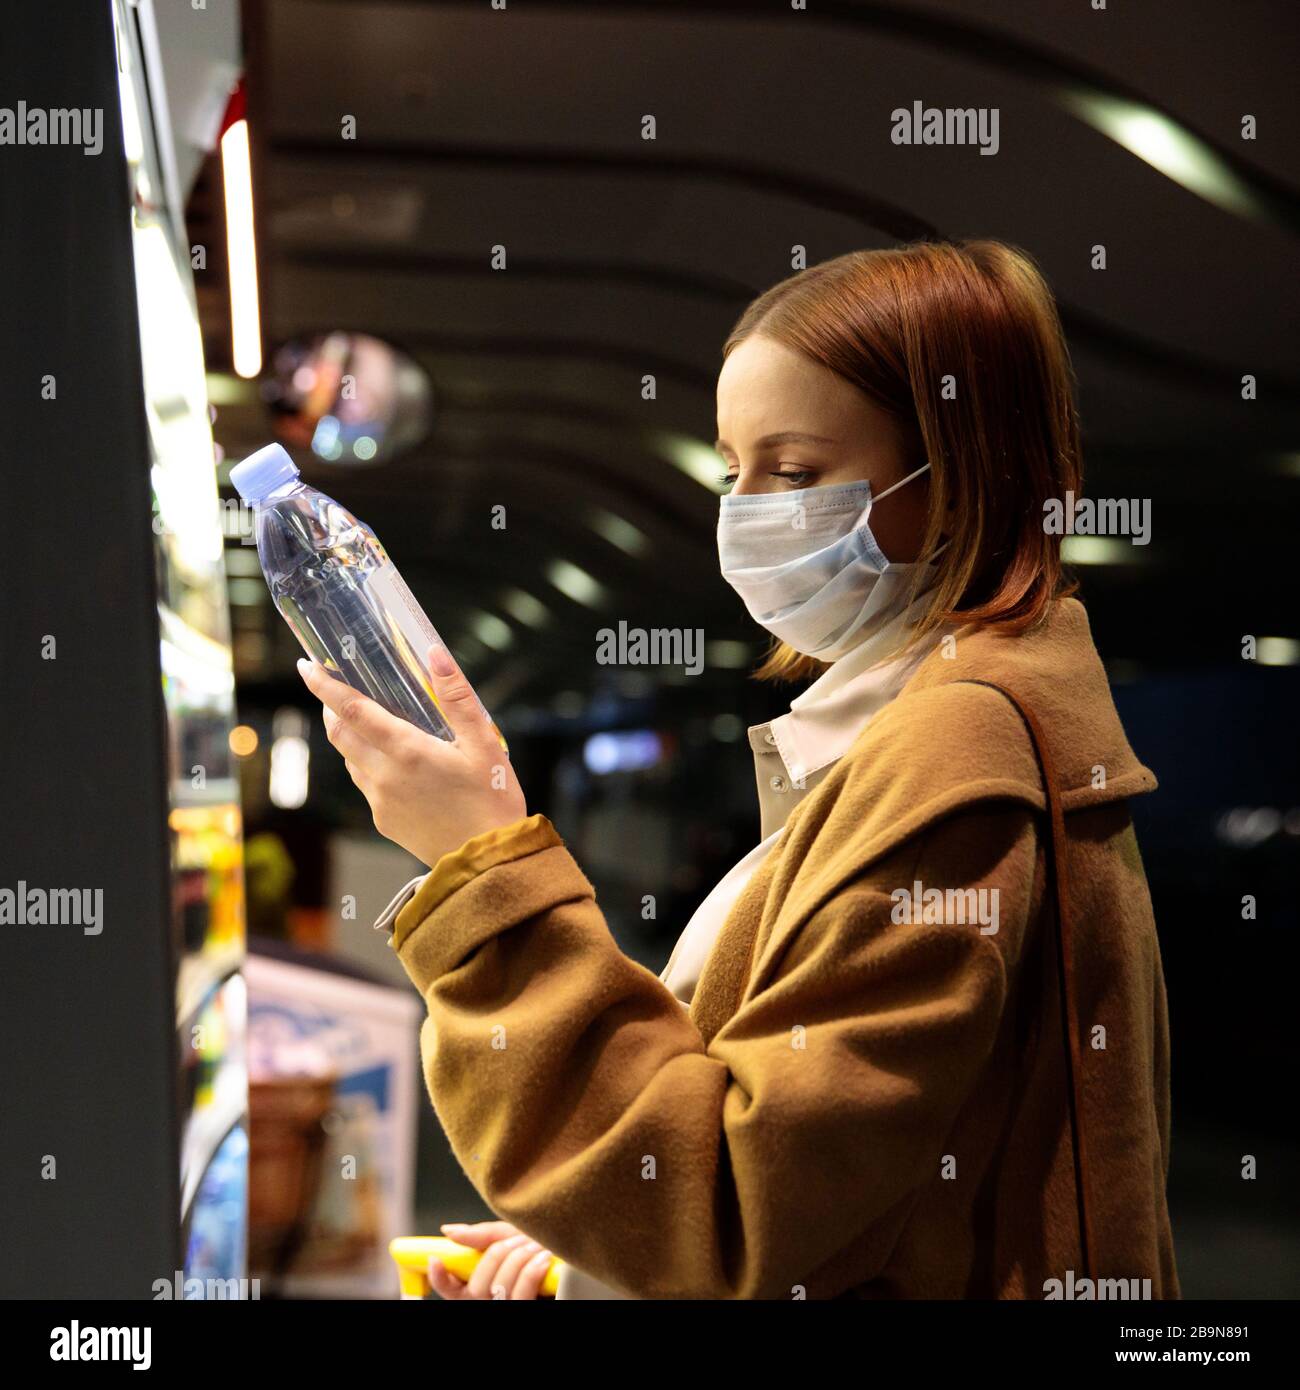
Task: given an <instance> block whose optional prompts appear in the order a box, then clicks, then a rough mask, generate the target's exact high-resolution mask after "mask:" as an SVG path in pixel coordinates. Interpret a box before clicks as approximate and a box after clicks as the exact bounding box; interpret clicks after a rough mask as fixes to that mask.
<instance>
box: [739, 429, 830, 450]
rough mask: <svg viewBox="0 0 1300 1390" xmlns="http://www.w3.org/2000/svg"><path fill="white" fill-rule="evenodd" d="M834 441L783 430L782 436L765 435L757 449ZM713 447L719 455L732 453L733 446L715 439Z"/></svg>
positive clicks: (757, 444) (815, 435) (817, 435)
mask: <svg viewBox="0 0 1300 1390" xmlns="http://www.w3.org/2000/svg"><path fill="white" fill-rule="evenodd" d="M834 443H835V441H834V440H833V439H827V438H826V436H825V435H824V434H804V433H803V432H802V431H800V430H782V431H781V432H780V434H765V435H764V436H763V437H762V439H760V440H758V441H757V443H756V447H757V448H759V449H766V448H770V447H771V446H772V445H775V444H834ZM713 447H714V448H715V449H716V450H717V451H718V453H720V454H721V453H724V452H725V453H731V445H730V444H728V443H727V441H726V440H725V439H715V440H714V441H713Z"/></svg>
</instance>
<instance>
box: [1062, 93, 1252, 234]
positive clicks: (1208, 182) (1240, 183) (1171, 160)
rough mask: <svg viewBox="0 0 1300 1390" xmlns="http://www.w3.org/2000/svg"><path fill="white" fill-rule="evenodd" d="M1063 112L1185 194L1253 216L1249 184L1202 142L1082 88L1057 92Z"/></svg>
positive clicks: (1139, 108)
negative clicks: (1078, 120)
mask: <svg viewBox="0 0 1300 1390" xmlns="http://www.w3.org/2000/svg"><path fill="white" fill-rule="evenodd" d="M1061 99H1062V102H1063V104H1064V105H1065V107H1066V109H1067V110H1070V111H1072V112H1074V114H1075V115H1076V116H1078V117H1079V118H1080V119H1081V120H1084V121H1086V122H1087V123H1088V124H1089V125H1090V126H1092V127H1093V128H1094V129H1095V130H1099V131H1101V133H1102V134H1103V135H1107V136H1109V137H1110V138H1111V139H1112V140H1114V141H1115V143H1116V144H1117V145H1121V146H1123V148H1124V149H1126V150H1128V151H1129V153H1130V154H1135V155H1137V157H1138V158H1139V159H1141V160H1144V161H1145V162H1146V163H1147V164H1149V165H1150V166H1151V167H1152V168H1153V169H1157V170H1159V172H1160V173H1162V174H1163V175H1164V176H1165V177H1166V178H1168V179H1172V180H1173V181H1174V182H1175V183H1176V184H1180V185H1181V186H1182V187H1183V188H1185V189H1187V191H1188V192H1189V193H1195V194H1196V195H1197V197H1200V198H1204V199H1205V200H1206V202H1208V203H1213V204H1214V205H1215V206H1216V207H1220V208H1223V210H1224V211H1225V212H1231V213H1236V214H1237V215H1238V216H1240V217H1258V216H1260V214H1261V209H1260V206H1259V200H1258V199H1257V198H1256V197H1255V195H1254V193H1253V192H1252V191H1251V188H1250V185H1249V184H1248V183H1247V182H1246V181H1245V180H1244V179H1243V178H1242V177H1241V176H1240V175H1239V174H1238V173H1237V172H1236V170H1235V169H1233V168H1232V166H1231V165H1230V164H1229V163H1228V162H1227V161H1226V160H1225V159H1224V158H1223V157H1222V156H1221V155H1220V154H1219V153H1218V152H1217V151H1216V150H1215V149H1214V148H1213V146H1211V145H1208V144H1207V143H1206V142H1205V141H1204V140H1202V139H1200V138H1199V137H1197V136H1195V135H1193V134H1192V133H1191V131H1190V130H1186V129H1185V128H1184V127H1183V126H1180V125H1179V124H1178V123H1177V122H1176V121H1171V120H1170V119H1169V117H1168V116H1164V115H1161V113H1160V112H1159V111H1153V110H1152V109H1151V108H1150V107H1149V106H1143V105H1141V104H1140V103H1139V102H1135V101H1127V100H1125V99H1123V98H1121V97H1113V96H1109V95H1104V94H1103V93H1100V92H1092V91H1087V90H1078V89H1076V90H1069V91H1066V92H1064V93H1062V98H1061Z"/></svg>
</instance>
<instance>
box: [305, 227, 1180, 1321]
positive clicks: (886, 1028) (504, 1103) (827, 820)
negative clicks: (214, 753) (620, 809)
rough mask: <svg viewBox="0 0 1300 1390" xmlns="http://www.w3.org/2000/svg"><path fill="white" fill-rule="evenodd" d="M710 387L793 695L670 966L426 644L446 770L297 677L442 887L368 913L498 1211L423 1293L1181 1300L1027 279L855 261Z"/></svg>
mask: <svg viewBox="0 0 1300 1390" xmlns="http://www.w3.org/2000/svg"><path fill="white" fill-rule="evenodd" d="M717 395H718V400H717V405H718V430H719V435H720V436H721V437H720V439H719V441H718V445H717V448H718V451H719V453H720V454H721V456H722V457H723V458H724V459H725V461H726V464H727V470H728V472H727V477H728V481H729V482H730V484H731V487H732V491H731V493H730V495H729V496H724V497H723V498H722V502H721V512H720V519H719V527H718V539H719V552H720V560H721V567H722V572H723V575H724V577H725V578H726V579H727V580H728V581H729V582H730V583H731V584H732V585H733V586H734V587H735V588H736V589H737V591H738V592H739V593H740V595H741V597H742V599H743V600H744V601H745V604H746V606H747V608H748V610H749V612H750V613H751V615H752V616H753V617H754V618H755V619H756V620H757V621H758V622H759V623H760V624H761V625H762V626H763V627H765V628H766V629H767V630H768V631H769V632H771V633H772V634H773V635H774V636H775V637H776V638H777V639H778V645H777V647H776V648H775V649H774V652H773V654H772V655H771V657H770V658H769V659H768V661H767V663H766V665H765V667H764V668H763V671H762V672H760V674H763V675H767V676H775V677H781V678H788V679H801V678H805V677H809V676H816V677H817V679H816V680H815V681H814V683H813V684H812V685H811V687H810V688H809V689H808V690H807V691H805V692H804V694H802V695H801V696H799V697H798V698H797V699H796V700H795V701H794V703H793V705H792V707H791V711H790V713H789V714H788V715H784V716H782V717H781V718H779V719H776V720H774V721H773V722H772V723H771V725H767V726H762V727H761V728H759V729H756V730H751V738H750V742H751V747H752V748H753V749H754V754H755V764H756V768H757V771H758V777H759V788H760V802H761V806H762V811H763V836H764V839H763V842H762V843H761V844H760V845H759V846H757V847H756V848H755V850H754V851H753V852H752V853H751V854H750V855H748V856H747V857H746V859H745V860H744V861H742V862H741V864H739V865H737V866H736V869H735V870H733V871H732V873H731V874H729V875H728V876H727V878H726V879H725V880H724V881H723V882H722V883H720V884H719V885H718V888H717V889H715V891H714V893H712V894H711V895H710V897H709V898H708V899H707V900H706V901H705V903H704V904H703V905H702V906H701V908H700V910H699V912H698V913H697V914H696V916H695V918H693V919H692V921H691V923H690V924H689V925H688V926H687V929H686V931H685V932H684V933H683V936H682V939H681V940H680V941H679V942H678V945H677V948H676V950H675V951H674V954H673V959H672V960H671V961H670V963H669V966H668V968H667V969H666V970H665V972H664V976H663V977H662V978H661V979H656V978H655V977H654V976H653V975H652V974H650V973H649V972H648V971H647V970H645V969H643V968H642V967H641V966H639V965H637V964H635V963H633V962H632V961H630V960H629V959H628V958H627V957H625V956H624V955H623V954H622V953H621V952H620V951H619V949H618V947H617V945H616V944H615V943H614V941H613V939H612V937H611V936H610V934H609V932H608V930H607V928H606V926H605V923H604V920H603V919H602V917H601V914H600V910H599V908H598V907H597V905H596V902H595V898H594V894H593V891H592V888H591V885H590V884H589V883H588V882H587V880H586V879H585V878H584V877H583V875H582V872H581V871H580V869H579V868H578V866H577V864H576V863H575V862H574V861H573V859H572V858H571V857H570V856H569V854H568V852H567V851H566V850H565V848H564V846H563V843H562V842H561V840H560V838H559V836H558V835H557V834H556V833H555V831H554V829H553V828H552V827H551V825H550V824H549V822H548V821H547V820H546V818H545V817H544V816H540V815H533V816H529V815H527V814H526V806H525V802H524V795H523V792H522V790H521V789H520V787H519V786H518V784H517V782H516V781H515V780H514V777H513V774H512V773H511V772H510V770H509V768H508V766H507V765H505V764H504V763H503V760H502V757H501V751H500V746H499V745H498V744H497V742H496V740H495V739H494V737H493V735H492V732H491V730H490V729H489V728H488V727H487V725H486V724H485V722H484V721H483V719H482V717H481V716H480V714H479V713H478V711H477V708H476V706H475V703H474V699H473V697H472V695H471V694H470V691H469V687H468V685H467V684H466V682H465V680H464V678H463V677H462V676H461V675H460V673H459V672H458V671H457V669H456V668H455V666H454V664H453V663H452V662H451V660H450V658H449V657H448V656H447V654H446V653H445V652H444V651H441V650H436V651H435V652H434V653H432V655H431V657H430V665H431V670H432V673H433V680H434V688H435V690H436V692H437V695H438V699H439V701H440V702H441V704H442V706H443V708H444V710H445V711H446V712H447V715H448V717H449V719H450V721H451V723H452V725H453V727H454V729H455V732H456V742H455V743H453V744H443V743H439V742H438V741H437V740H435V739H432V738H429V737H427V736H425V735H423V734H421V733H420V732H418V731H417V730H415V729H414V728H412V727H411V726H410V725H407V724H405V723H403V722H402V721H400V720H397V719H394V718H392V717H390V716H388V715H387V714H385V713H384V712H383V711H382V710H380V709H379V708H378V707H377V706H375V705H374V704H372V703H371V702H369V701H367V700H366V699H364V698H363V697H361V696H359V695H357V694H356V693H354V692H352V691H350V690H349V689H347V688H346V687H345V686H343V685H342V684H340V683H338V682H335V681H333V680H331V679H330V678H329V677H328V676H326V675H325V674H324V672H323V671H321V670H320V669H319V668H311V667H308V666H307V664H306V663H303V665H304V666H305V667H306V669H305V672H304V674H305V678H306V680H307V683H308V685H309V686H310V688H311V689H312V690H313V691H314V692H315V693H316V694H317V695H318V696H319V697H320V698H321V700H322V701H323V702H324V704H325V705H326V707H327V709H326V716H325V717H326V723H327V726H328V730H329V737H330V739H331V741H332V742H333V743H334V745H335V746H336V747H337V748H338V749H339V750H340V751H341V752H342V753H343V755H344V757H345V758H346V759H347V765H348V770H349V772H350V773H351V775H352V777H353V780H354V781H355V782H356V783H357V785H358V786H359V787H360V788H361V790H362V791H363V792H364V794H365V795H366V797H367V799H368V801H369V802H370V805H371V808H372V810H373V813H374V819H375V824H376V826H377V827H378V828H379V830H380V831H381V832H382V833H383V834H384V835H386V836H388V837H389V838H390V839H392V840H394V841H396V842H397V843H398V844H400V845H403V846H404V847H405V848H407V849H408V850H410V851H411V852H412V853H413V854H415V855H416V856H417V857H418V858H419V859H420V860H421V861H422V862H423V863H426V864H428V865H430V866H432V872H431V873H430V874H428V875H427V876H426V877H425V878H424V879H423V880H417V882H416V884H414V885H411V886H410V889H409V890H408V893H407V895H406V896H405V897H404V898H401V899H399V900H398V902H397V903H396V904H395V906H394V909H393V910H391V911H390V913H389V914H386V917H385V919H382V920H383V922H384V924H385V925H391V926H392V944H393V946H394V948H395V949H396V950H397V952H398V955H399V957H400V958H401V960H402V962H403V964H404V965H405V967H406V969H407V971H408V973H409V974H410V976H411V978H412V980H413V981H414V982H415V984H416V986H417V987H418V988H419V989H420V991H421V993H422V994H423V995H424V997H425V999H426V1001H427V1004H428V1010H429V1017H428V1020H427V1023H426V1025H425V1028H424V1031H423V1037H422V1044H423V1057H424V1064H425V1073H426V1078H427V1082H428V1087H429V1093H430V1096H431V1097H432V1100H433V1104H434V1106H435V1108H436V1110H437V1112H438V1116H439V1118H440V1120H441V1122H442V1124H443V1127H444V1129H445V1130H446V1132H447V1135H448V1137H449V1139H450V1142H451V1144H452V1146H453V1148H454V1150H455V1152H456V1154H457V1157H458V1158H459V1160H460V1162H461V1164H462V1165H463V1167H464V1169H465V1171H466V1172H467V1173H468V1175H469V1177H470V1179H471V1180H472V1181H473V1182H474V1184H475V1186H476V1187H477V1188H478V1190H479V1191H480V1192H481V1193H482V1194H483V1196H484V1198H485V1200H486V1201H487V1203H488V1204H489V1205H490V1206H491V1207H492V1209H493V1210H494V1211H495V1212H496V1213H497V1214H498V1215H499V1216H500V1217H501V1218H502V1222H500V1223H484V1224H483V1225H482V1226H480V1227H476V1228H469V1229H461V1228H447V1229H448V1231H449V1233H450V1234H453V1235H455V1236H457V1237H458V1238H460V1239H462V1240H468V1241H470V1242H472V1243H475V1244H478V1245H479V1246H480V1247H481V1248H486V1249H487V1252H488V1253H487V1255H486V1256H485V1257H484V1261H483V1264H482V1265H481V1266H480V1271H479V1272H478V1273H477V1274H476V1276H475V1278H474V1279H473V1280H471V1281H470V1283H469V1285H468V1286H464V1285H461V1284H460V1282H459V1281H457V1280H455V1279H453V1278H452V1277H451V1276H450V1275H447V1274H445V1272H443V1273H440V1274H439V1275H438V1277H437V1281H436V1282H437V1287H438V1290H439V1292H442V1293H444V1294H445V1295H448V1296H458V1295H460V1296H487V1294H488V1292H489V1290H490V1289H491V1288H492V1287H494V1286H495V1287H497V1289H498V1290H499V1291H505V1292H507V1293H510V1294H512V1295H513V1296H516V1297H531V1296H534V1295H535V1293H536V1287H537V1282H538V1280H539V1279H540V1275H541V1271H542V1269H543V1268H544V1267H545V1263H546V1259H547V1257H548V1252H549V1250H554V1251H555V1252H557V1253H558V1254H559V1255H560V1256H562V1257H563V1259H564V1260H565V1261H566V1262H567V1263H568V1264H569V1266H571V1268H569V1269H568V1270H566V1275H565V1278H566V1280H567V1281H569V1283H570V1289H569V1292H570V1293H571V1294H572V1295H573V1296H600V1294H601V1293H602V1292H604V1293H605V1295H606V1296H615V1297H616V1296H619V1295H630V1296H633V1297H639V1298H800V1297H811V1298H834V1297H841V1296H847V1297H859V1298H894V1297H911V1298H915V1297H1002V1298H1043V1297H1089V1296H1098V1297H1107V1296H1109V1297H1118V1296H1133V1297H1141V1296H1148V1297H1157V1298H1170V1297H1177V1295H1178V1282H1177V1275H1176V1272H1175V1266H1174V1256H1173V1247H1172V1240H1171V1235H1170V1229H1169V1219H1168V1213H1167V1210H1166V1205H1165V1192H1164V1188H1165V1176H1166V1173H1167V1169H1168V1161H1169V1058H1168V1030H1167V1015H1166V1005H1165V991H1164V981H1163V976H1162V972H1161V964H1160V954H1159V948H1158V945H1157V940H1156V933H1155V926H1154V922H1153V920H1152V914H1151V904H1150V899H1149V896H1148V893H1147V887H1146V881H1145V877H1144V875H1143V870H1142V864H1141V860H1140V858H1139V855H1138V849H1137V844H1136V841H1135V839H1134V835H1133V830H1132V827H1131V824H1130V820H1129V814H1128V810H1127V805H1126V803H1127V799H1128V798H1129V797H1130V796H1134V795H1137V794H1139V793H1142V792H1147V791H1150V790H1152V789H1153V788H1154V786H1155V779H1154V777H1153V776H1152V775H1151V773H1150V772H1149V771H1148V770H1147V769H1146V768H1144V767H1143V766H1142V765H1141V764H1140V763H1139V762H1138V761H1137V759H1136V758H1135V757H1134V755H1133V752H1132V750H1131V749H1130V748H1129V745H1128V743H1127V741H1126V739H1125V737H1124V732H1123V730H1122V728H1121V727H1120V722H1119V719H1118V717H1117V715H1116V713H1115V708H1114V705H1113V703H1112V701H1111V698H1110V693H1109V690H1108V687H1107V683H1106V678H1105V674H1104V672H1103V669H1102V666H1101V663H1100V661H1099V660H1098V657H1097V653H1096V651H1095V649H1094V647H1093V644H1092V640H1091V637H1090V635H1089V631H1088V623H1087V619H1086V617H1085V614H1084V610H1083V608H1082V606H1081V605H1080V604H1079V602H1078V601H1077V600H1075V599H1073V598H1071V597H1069V596H1068V590H1067V589H1066V588H1065V587H1064V586H1063V583H1062V576H1061V564H1060V537H1059V534H1057V533H1056V532H1057V530H1058V529H1059V528H1056V527H1052V526H1049V525H1047V524H1046V517H1047V515H1048V513H1049V511H1050V510H1052V509H1051V508H1050V507H1049V504H1051V503H1052V502H1053V501H1056V502H1058V503H1059V501H1060V500H1061V499H1063V498H1064V496H1065V494H1066V493H1067V492H1074V493H1076V494H1077V493H1078V491H1079V485H1080V471H1079V468H1080V465H1079V437H1078V426H1077V420H1076V414H1075V407H1074V398H1073V387H1072V378H1071V372H1070V367H1069V361H1068V357H1067V354H1066V349H1065V346H1064V342H1063V339H1062V335H1061V330H1060V325H1059V322H1058V319H1057V316H1056V312H1055V308H1054V306H1053V303H1052V300H1051V296H1050V294H1049V292H1048V290H1047V288H1046V286H1045V285H1044V283H1043V281H1042V279H1041V278H1040V276H1039V275H1038V273H1037V271H1036V270H1035V269H1034V267H1033V265H1032V264H1031V262H1030V261H1029V260H1028V259H1027V258H1026V257H1025V256H1023V255H1022V254H1020V253H1018V252H1016V251H1013V250H1011V249H1010V248H1008V247H1005V246H1002V245H999V244H997V243H993V242H972V243H966V244H959V245H954V244H921V245H915V246H909V247H905V248H903V249H901V250H893V251H872V252H860V253H855V254H852V255H848V256H843V257H840V258H839V259H837V260H833V261H829V262H827V263H825V264H823V265H819V266H815V267H813V268H812V269H809V270H807V271H804V272H803V273H801V274H799V275H796V276H794V277H793V278H791V279H789V280H787V281H785V282H784V283H782V284H779V285H777V286H776V287H775V288H773V289H771V290H769V291H768V292H767V293H766V294H764V295H763V296H761V297H760V298H759V299H758V300H756V301H755V302H754V303H753V304H752V305H751V306H750V307H749V309H748V310H747V311H746V312H745V314H744V315H743V316H742V317H741V319H740V321H739V323H738V324H737V326H736V328H735V330H734V331H733V333H732V335H731V337H730V339H729V340H728V342H727V344H726V349H725V353H724V363H723V367H722V371H721V374H720V376H719V379H718V392H717ZM683 1004H685V1005H686V1007H685V1008H684V1007H683ZM507 1223H510V1224H507ZM524 1233H527V1234H524ZM539 1243H544V1245H545V1247H546V1248H544V1249H543V1248H539ZM1098 1280H1100V1281H1105V1282H1102V1283H1100V1284H1099V1283H1097V1282H1096V1281H1098ZM1115 1280H1124V1281H1129V1280H1133V1281H1137V1282H1136V1283H1135V1284H1132V1285H1130V1284H1128V1283H1127V1282H1126V1283H1125V1284H1124V1285H1123V1286H1120V1285H1118V1284H1115V1283H1113V1282H1111V1281H1115ZM1145 1281H1149V1283H1147V1282H1145ZM562 1292H563V1290H562Z"/></svg>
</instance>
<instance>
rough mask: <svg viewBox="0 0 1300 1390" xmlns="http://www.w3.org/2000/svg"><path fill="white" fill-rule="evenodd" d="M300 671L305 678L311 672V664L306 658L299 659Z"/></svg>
mask: <svg viewBox="0 0 1300 1390" xmlns="http://www.w3.org/2000/svg"><path fill="white" fill-rule="evenodd" d="M298 670H299V671H300V672H301V673H302V674H303V675H304V676H305V675H307V673H308V672H309V671H310V670H311V662H310V661H308V660H307V658H306V657H305V656H300V657H299V658H298Z"/></svg>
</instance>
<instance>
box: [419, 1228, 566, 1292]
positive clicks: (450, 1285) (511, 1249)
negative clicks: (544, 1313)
mask: <svg viewBox="0 0 1300 1390" xmlns="http://www.w3.org/2000/svg"><path fill="white" fill-rule="evenodd" d="M442 1233H443V1235H445V1236H447V1237H448V1238H449V1239H451V1240H454V1241H455V1242H456V1243H457V1245H470V1246H473V1248H474V1249H475V1250H482V1251H483V1254H482V1256H480V1258H479V1262H478V1264H477V1265H475V1266H474V1273H473V1274H471V1275H470V1277H469V1279H468V1281H466V1280H464V1279H458V1278H457V1277H456V1276H455V1275H454V1274H453V1273H452V1272H451V1271H450V1270H449V1269H448V1268H447V1267H446V1265H444V1264H443V1263H442V1261H441V1260H430V1261H429V1283H430V1284H432V1286H433V1291H434V1293H436V1294H437V1295H438V1296H439V1297H440V1298H446V1299H449V1300H460V1299H467V1298H469V1299H496V1298H501V1299H506V1298H508V1299H516V1298H519V1299H525V1298H536V1297H537V1296H538V1292H539V1290H540V1289H541V1287H542V1280H543V1279H545V1278H546V1271H547V1270H548V1269H549V1268H550V1266H551V1252H550V1251H549V1250H543V1249H542V1247H541V1246H540V1245H538V1243H537V1242H536V1241H535V1240H529V1239H528V1237H527V1236H526V1235H524V1233H523V1232H522V1231H521V1230H519V1228H518V1227H516V1226H512V1225H510V1223H509V1222H508V1221H479V1222H476V1223H475V1224H474V1225H472V1226H466V1225H461V1224H460V1223H459V1222H456V1223H452V1224H450V1225H447V1226H444V1227H443V1228H442Z"/></svg>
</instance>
